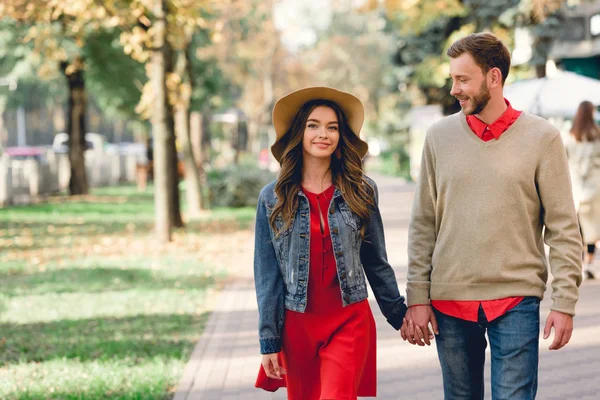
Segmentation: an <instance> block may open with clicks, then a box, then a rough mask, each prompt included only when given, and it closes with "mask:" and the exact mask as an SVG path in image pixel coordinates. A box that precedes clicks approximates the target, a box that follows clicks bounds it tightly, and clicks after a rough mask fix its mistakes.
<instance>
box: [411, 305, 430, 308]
mask: <svg viewBox="0 0 600 400" xmlns="http://www.w3.org/2000/svg"><path fill="white" fill-rule="evenodd" d="M430 305H431V304H413V305H411V306H410V307H408V308H413V307H420V306H430Z"/></svg>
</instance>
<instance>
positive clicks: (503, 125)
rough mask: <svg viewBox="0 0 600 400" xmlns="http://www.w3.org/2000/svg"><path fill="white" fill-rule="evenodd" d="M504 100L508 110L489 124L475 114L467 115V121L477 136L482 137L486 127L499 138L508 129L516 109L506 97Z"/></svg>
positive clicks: (495, 137)
mask: <svg viewBox="0 0 600 400" xmlns="http://www.w3.org/2000/svg"><path fill="white" fill-rule="evenodd" d="M504 102H505V103H506V110H505V111H504V112H503V113H502V115H501V116H500V117H499V118H498V119H497V120H495V121H494V122H492V123H491V124H489V125H488V124H486V123H485V122H483V121H482V120H480V119H479V118H477V117H476V116H475V115H467V123H468V124H469V126H470V127H471V130H473V132H474V133H475V134H476V135H477V136H479V137H482V136H483V133H484V132H485V128H488V129H489V131H490V133H491V134H492V136H494V139H496V140H498V139H499V138H500V136H502V134H503V133H504V132H505V131H506V129H508V127H509V125H510V123H511V121H512V120H513V114H514V112H515V109H514V108H512V106H511V105H510V102H509V101H508V100H507V99H506V98H505V99H504Z"/></svg>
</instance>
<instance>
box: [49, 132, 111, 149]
mask: <svg viewBox="0 0 600 400" xmlns="http://www.w3.org/2000/svg"><path fill="white" fill-rule="evenodd" d="M105 144H106V137H105V136H104V135H101V134H99V133H93V132H89V133H86V134H85V150H86V151H88V150H103V149H104V147H105ZM52 150H54V152H55V153H68V152H69V135H68V134H67V133H64V132H60V133H57V134H56V135H54V140H53V141H52Z"/></svg>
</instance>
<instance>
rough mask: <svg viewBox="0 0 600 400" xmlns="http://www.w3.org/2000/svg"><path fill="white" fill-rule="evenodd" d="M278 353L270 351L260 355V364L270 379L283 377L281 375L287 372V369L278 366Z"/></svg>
mask: <svg viewBox="0 0 600 400" xmlns="http://www.w3.org/2000/svg"><path fill="white" fill-rule="evenodd" d="M278 355H279V353H271V354H263V356H262V362H261V364H262V366H263V368H264V370H265V373H266V374H267V376H268V377H269V378H272V379H283V378H282V376H283V375H285V374H287V371H286V370H285V369H284V368H283V367H280V366H279V359H278Z"/></svg>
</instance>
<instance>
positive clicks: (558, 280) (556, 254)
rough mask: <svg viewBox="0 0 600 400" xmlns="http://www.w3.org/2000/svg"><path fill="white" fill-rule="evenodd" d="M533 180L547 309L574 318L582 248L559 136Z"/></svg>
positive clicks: (565, 156) (557, 135)
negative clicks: (545, 257)
mask: <svg viewBox="0 0 600 400" xmlns="http://www.w3.org/2000/svg"><path fill="white" fill-rule="evenodd" d="M536 180H537V186H538V193H539V196H540V201H541V203H542V210H543V217H544V225H545V231H544V242H545V243H546V244H547V245H548V246H549V247H550V257H549V263H550V269H551V271H552V276H553V279H552V306H551V309H552V310H555V311H560V312H563V313H566V314H570V315H575V303H576V302H577V299H578V298H579V285H580V284H581V279H582V273H581V254H582V252H583V244H582V240H581V235H580V233H579V224H578V222H577V215H576V213H575V207H574V205H573V196H572V194H571V181H570V177H569V166H568V164H567V155H566V152H565V148H564V146H563V143H562V140H561V137H560V134H559V133H557V134H556V137H555V138H554V140H553V141H552V143H551V144H550V146H549V148H548V150H547V152H546V155H545V157H544V158H543V159H542V160H541V162H540V165H539V167H538V172H537V176H536Z"/></svg>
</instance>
